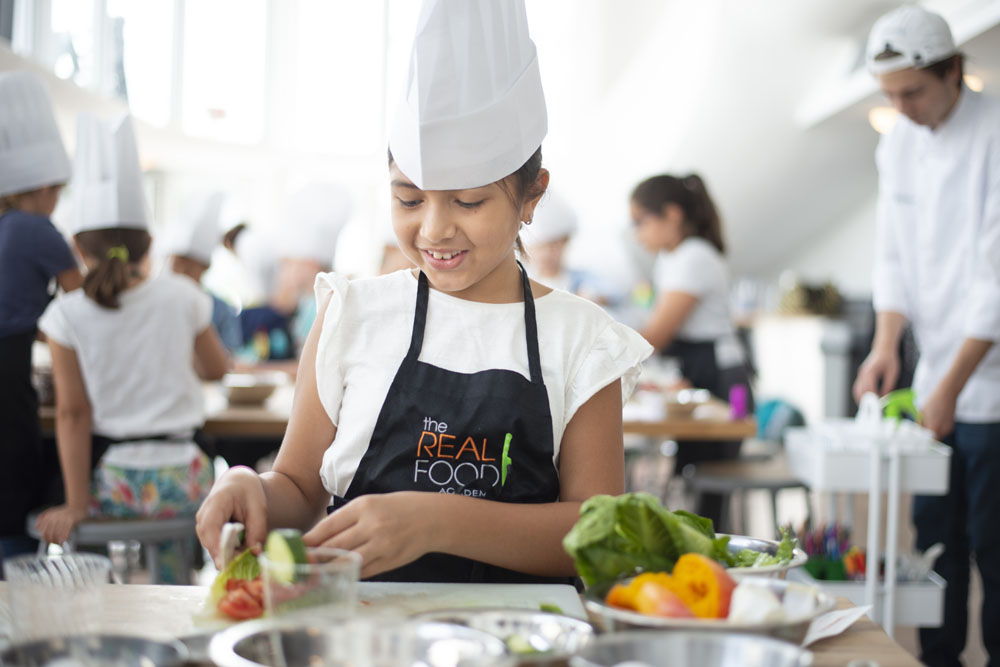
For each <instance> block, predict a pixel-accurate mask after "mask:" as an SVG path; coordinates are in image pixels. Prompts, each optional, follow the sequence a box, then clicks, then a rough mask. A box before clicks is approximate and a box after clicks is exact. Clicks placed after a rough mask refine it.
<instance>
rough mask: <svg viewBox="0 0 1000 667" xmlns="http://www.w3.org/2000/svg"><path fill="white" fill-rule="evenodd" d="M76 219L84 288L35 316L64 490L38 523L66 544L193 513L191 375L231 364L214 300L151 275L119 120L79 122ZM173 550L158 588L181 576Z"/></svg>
mask: <svg viewBox="0 0 1000 667" xmlns="http://www.w3.org/2000/svg"><path fill="white" fill-rule="evenodd" d="M73 216H74V241H75V243H76V247H77V249H78V251H79V252H80V255H81V256H82V257H83V259H84V261H85V263H86V266H87V275H86V278H85V280H84V285H83V290H79V291H76V292H74V293H72V294H68V295H65V296H63V297H61V298H59V299H57V300H56V301H54V302H53V303H52V304H51V305H50V306H49V308H48V309H47V310H46V311H45V314H44V315H43V316H42V319H41V321H40V327H41V329H42V331H43V332H45V335H46V336H48V338H49V342H50V347H51V350H52V370H53V376H54V381H55V388H56V414H57V419H56V439H57V444H58V448H59V459H60V462H61V463H62V471H63V481H64V483H65V488H66V502H65V504H63V505H60V506H58V507H53V508H51V509H49V510H46V511H45V512H43V513H42V514H41V515H40V516H39V518H38V522H37V525H38V529H39V531H40V532H41V534H42V537H43V538H44V539H45V540H47V541H49V542H63V541H65V540H66V539H67V538H68V537H69V535H70V532H71V531H72V530H73V527H74V526H75V525H76V524H77V523H78V522H80V521H81V520H83V519H85V518H87V517H88V516H92V515H103V516H113V517H135V516H152V517H167V516H175V515H181V514H193V513H194V511H195V510H196V508H197V507H198V505H199V503H200V502H201V500H202V498H204V496H205V495H206V494H207V493H208V490H209V488H210V487H211V484H212V466H211V463H210V461H209V459H208V457H207V456H205V454H204V453H203V452H202V451H201V450H200V449H199V447H198V445H197V444H196V443H195V431H196V429H198V428H199V427H200V426H201V424H202V422H203V420H204V412H203V405H202V392H201V386H200V383H199V380H198V378H199V376H200V377H202V378H205V379H218V378H220V377H222V375H223V374H224V373H225V371H226V366H227V356H226V353H225V350H224V349H223V347H222V343H221V342H220V341H219V338H218V336H217V335H216V333H215V331H214V329H213V328H212V326H211V319H210V318H211V313H212V302H211V299H210V298H209V296H208V295H207V294H205V293H204V292H202V291H201V290H200V289H199V288H198V286H197V285H195V284H193V283H192V282H191V281H190V280H188V279H186V278H183V277H180V276H176V275H174V274H173V273H170V272H163V273H162V274H160V275H159V276H157V277H155V278H150V277H149V269H150V263H149V261H148V250H149V245H150V236H149V232H148V231H147V230H146V229H147V225H148V218H147V213H146V205H145V199H144V197H143V190H142V173H141V171H140V169H139V158H138V154H137V153H136V146H135V137H134V135H133V131H132V125H131V121H130V119H129V117H128V116H124V117H122V118H120V119H119V120H118V121H117V122H114V123H111V124H106V123H103V122H101V121H98V120H97V119H96V118H94V117H92V116H89V115H87V114H81V116H80V118H79V125H78V136H77V149H76V181H75V185H74V189H73ZM91 471H93V475H92V474H91ZM169 547H170V545H168V546H167V547H165V548H164V549H163V553H162V554H161V560H160V563H161V569H162V571H161V573H160V576H161V580H162V581H164V582H167V583H170V582H174V581H178V580H179V581H185V580H186V578H187V573H182V572H180V571H179V570H178V568H177V562H178V560H179V559H178V557H177V556H178V552H177V551H176V549H170V548H169Z"/></svg>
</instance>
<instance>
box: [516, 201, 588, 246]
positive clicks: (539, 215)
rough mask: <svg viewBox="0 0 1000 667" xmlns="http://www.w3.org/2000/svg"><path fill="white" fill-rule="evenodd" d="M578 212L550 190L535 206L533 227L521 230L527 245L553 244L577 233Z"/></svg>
mask: <svg viewBox="0 0 1000 667" xmlns="http://www.w3.org/2000/svg"><path fill="white" fill-rule="evenodd" d="M576 228H577V218H576V212H575V211H574V210H573V208H572V207H571V206H570V205H569V202H567V201H566V200H565V199H563V198H562V197H560V196H559V195H557V194H556V193H554V192H552V191H551V190H549V191H548V192H546V193H545V196H544V197H542V199H541V201H539V202H538V205H537V206H535V214H534V216H533V217H532V222H531V225H530V226H528V227H525V228H523V229H522V230H521V238H522V240H523V241H524V244H525V245H528V246H532V245H536V244H542V243H551V242H553V241H558V240H560V239H565V238H569V237H570V236H572V235H573V234H574V233H575V232H576Z"/></svg>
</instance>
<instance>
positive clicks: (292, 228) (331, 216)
mask: <svg viewBox="0 0 1000 667" xmlns="http://www.w3.org/2000/svg"><path fill="white" fill-rule="evenodd" d="M350 216H351V196H350V194H349V193H348V192H347V191H346V190H345V189H344V188H342V187H340V186H339V185H334V184H333V183H312V184H310V185H307V186H306V187H304V188H302V189H301V190H299V191H298V192H296V193H295V194H293V195H291V196H290V197H289V198H288V201H287V202H286V204H285V225H284V227H283V228H282V230H281V232H280V234H281V236H280V240H279V254H280V256H282V257H291V258H298V259H314V260H316V261H317V262H319V263H320V264H322V265H323V266H332V265H333V256H334V253H336V251H337V236H338V235H339V234H340V230H341V228H342V227H343V226H344V225H345V224H346V223H347V220H348V219H349V218H350Z"/></svg>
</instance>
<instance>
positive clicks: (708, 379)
mask: <svg viewBox="0 0 1000 667" xmlns="http://www.w3.org/2000/svg"><path fill="white" fill-rule="evenodd" d="M631 207H632V219H633V221H634V222H635V233H636V236H637V237H638V239H639V241H640V242H641V243H642V244H643V245H644V246H645V247H646V248H647V249H648V250H650V251H651V252H655V253H658V256H657V259H656V265H655V268H654V278H653V282H654V287H655V289H656V293H657V297H656V303H655V304H654V306H653V312H652V315H651V316H650V318H649V321H648V322H647V323H646V326H645V327H643V329H642V332H641V333H642V335H643V337H644V338H645V339H646V340H648V341H649V342H650V343H652V345H653V346H654V347H655V348H656V350H657V351H658V352H659V353H660V354H663V355H664V356H668V357H674V358H676V359H678V360H679V362H680V367H681V374H682V375H683V376H684V378H685V379H687V380H688V381H689V382H691V384H693V385H694V386H695V387H702V388H705V389H708V390H709V391H711V392H712V393H713V394H714V395H715V396H717V397H719V398H721V399H722V400H729V390H730V388H731V387H733V386H735V385H737V384H740V385H743V386H744V387H746V388H747V392H748V399H749V386H750V384H749V383H750V375H749V372H748V370H747V364H746V361H745V357H744V354H743V348H742V347H741V344H740V342H739V340H738V339H737V338H736V332H735V329H734V328H733V323H732V319H731V318H730V316H729V271H728V269H727V268H726V260H725V257H724V256H723V253H724V252H725V245H724V243H723V240H722V222H721V221H720V220H719V215H718V213H717V211H716V208H715V204H714V203H713V202H712V198H711V197H710V196H709V194H708V190H707V189H706V187H705V183H704V182H703V181H702V180H701V178H700V177H699V176H697V175H696V174H691V175H689V176H685V177H683V178H678V177H676V176H669V175H662V176H654V177H652V178H649V179H647V180H645V181H643V182H642V183H640V184H639V185H637V186H636V187H635V190H633V191H632V197H631ZM678 445H679V448H678V452H677V459H676V462H675V470H676V471H677V472H680V471H681V470H683V468H684V466H686V465H688V464H690V463H696V462H698V461H707V460H718V459H728V458H736V456H738V454H739V448H740V443H739V442H698V443H690V444H688V443H683V442H682V443H678ZM696 511H698V513H699V514H702V515H703V516H707V517H709V518H711V519H713V520H714V521H715V523H716V524H717V525H718V523H719V519H720V517H721V514H722V498H721V496H718V495H712V496H707V497H705V498H703V499H702V504H701V506H699V507H698V508H696Z"/></svg>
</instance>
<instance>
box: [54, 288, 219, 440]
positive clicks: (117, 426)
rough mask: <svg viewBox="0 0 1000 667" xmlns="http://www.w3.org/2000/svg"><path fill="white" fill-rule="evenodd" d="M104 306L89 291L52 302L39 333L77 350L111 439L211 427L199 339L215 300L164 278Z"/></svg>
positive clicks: (98, 417)
mask: <svg viewBox="0 0 1000 667" xmlns="http://www.w3.org/2000/svg"><path fill="white" fill-rule="evenodd" d="M119 303H120V307H119V308H118V309H109V308H102V307H101V306H99V305H97V303H96V302H95V301H92V300H91V299H89V298H88V297H87V296H86V295H85V294H84V292H83V290H82V289H78V290H74V291H73V292H70V293H68V294H65V295H63V296H61V297H59V298H58V299H56V300H55V301H53V302H52V303H51V304H49V307H48V309H47V310H46V311H45V313H44V314H43V315H42V318H41V319H40V320H39V323H38V324H39V328H40V329H41V330H42V331H43V332H44V333H45V335H46V336H48V337H49V338H50V339H52V340H53V341H55V342H56V343H58V344H60V345H62V346H64V347H68V348H71V349H73V350H74V351H75V352H76V356H77V359H78V361H79V364H80V371H81V372H82V374H83V381H84V384H85V385H86V388H87V399H88V400H89V401H90V407H91V411H92V415H93V431H94V433H97V434H99V435H103V436H106V437H109V438H114V439H122V438H131V437H134V436H143V435H147V436H148V435H162V434H173V433H184V432H187V431H192V430H193V429H196V428H198V427H200V426H201V425H202V423H203V422H204V400H203V394H202V389H201V382H200V381H199V379H198V376H197V374H196V373H195V370H194V340H195V337H196V336H197V335H198V334H199V333H201V332H202V331H204V330H205V329H206V328H208V327H209V326H210V325H211V321H212V298H211V297H210V296H209V295H208V294H206V293H205V292H204V291H202V290H201V288H200V287H199V286H198V285H197V284H195V282H194V281H193V280H191V279H190V278H187V277H185V276H179V275H176V274H173V273H169V272H164V273H162V274H159V275H157V276H155V277H153V278H150V279H148V280H146V281H144V282H142V283H140V284H139V285H136V286H135V287H133V288H130V289H128V290H125V291H124V292H122V293H121V295H120V296H119Z"/></svg>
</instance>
